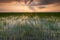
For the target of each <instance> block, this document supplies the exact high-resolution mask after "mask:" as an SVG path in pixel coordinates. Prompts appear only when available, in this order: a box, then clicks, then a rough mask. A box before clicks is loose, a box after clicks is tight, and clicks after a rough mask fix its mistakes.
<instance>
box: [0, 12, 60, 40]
mask: <svg viewBox="0 0 60 40" xmlns="http://www.w3.org/2000/svg"><path fill="white" fill-rule="evenodd" d="M0 40H60V16H59V14H58V13H56V14H46V13H45V14H43V13H42V14H37V13H35V14H33V13H30V14H27V13H22V14H19V13H17V14H14V13H11V14H0Z"/></svg>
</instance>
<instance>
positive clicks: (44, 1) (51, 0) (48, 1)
mask: <svg viewBox="0 0 60 40" xmlns="http://www.w3.org/2000/svg"><path fill="white" fill-rule="evenodd" d="M12 1H18V2H19V1H22V0H0V3H1V2H12ZM40 2H41V3H40V4H51V3H55V2H56V3H59V2H60V0H40Z"/></svg>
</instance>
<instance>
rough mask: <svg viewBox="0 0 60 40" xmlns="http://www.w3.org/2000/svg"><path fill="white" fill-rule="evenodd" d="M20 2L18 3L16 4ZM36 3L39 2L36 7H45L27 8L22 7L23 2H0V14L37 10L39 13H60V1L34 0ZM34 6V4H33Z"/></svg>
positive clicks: (3, 0) (16, 0)
mask: <svg viewBox="0 0 60 40" xmlns="http://www.w3.org/2000/svg"><path fill="white" fill-rule="evenodd" d="M19 1H20V3H18V2H19ZM35 1H37V2H40V4H36V5H38V6H41V5H45V6H46V7H39V8H38V7H37V6H35V7H30V6H29V5H28V6H26V5H25V6H22V5H24V0H0V12H4V11H6V12H8V11H9V12H12V11H13V12H21V11H22V12H23V11H24V12H25V11H27V10H28V11H29V12H30V11H31V12H32V11H34V12H35V11H36V12H37V10H38V11H39V12H41V11H42V12H45V11H46V12H47V11H48V10H49V12H52V11H54V12H56V11H58V12H60V0H35ZM33 5H35V4H33ZM51 10H52V11H51Z"/></svg>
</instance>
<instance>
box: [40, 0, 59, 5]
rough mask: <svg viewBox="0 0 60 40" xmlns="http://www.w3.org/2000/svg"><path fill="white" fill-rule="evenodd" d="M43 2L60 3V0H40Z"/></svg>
mask: <svg viewBox="0 0 60 40" xmlns="http://www.w3.org/2000/svg"><path fill="white" fill-rule="evenodd" d="M40 2H41V4H53V3H59V2H60V0H40Z"/></svg>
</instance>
